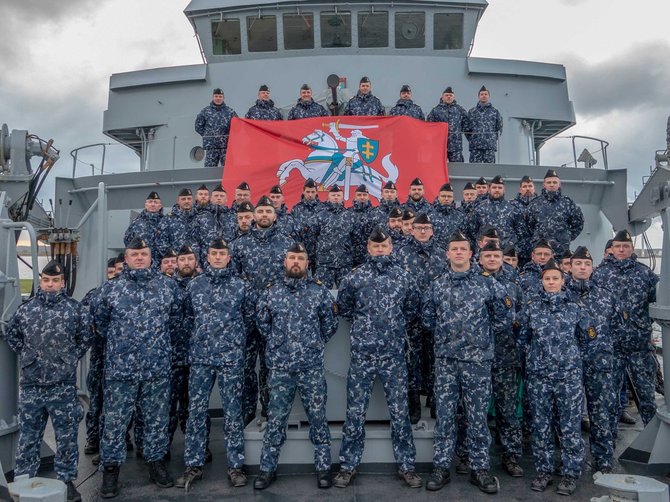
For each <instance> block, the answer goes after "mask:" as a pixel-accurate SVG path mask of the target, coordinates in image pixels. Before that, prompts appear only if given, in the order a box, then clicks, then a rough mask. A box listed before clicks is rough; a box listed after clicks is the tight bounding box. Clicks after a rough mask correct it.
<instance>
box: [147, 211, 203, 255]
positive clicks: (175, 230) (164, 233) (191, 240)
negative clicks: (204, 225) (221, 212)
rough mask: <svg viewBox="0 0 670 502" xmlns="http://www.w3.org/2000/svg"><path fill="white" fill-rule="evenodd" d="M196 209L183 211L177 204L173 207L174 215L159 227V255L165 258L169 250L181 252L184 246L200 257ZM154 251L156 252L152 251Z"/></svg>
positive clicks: (165, 218) (168, 217)
mask: <svg viewBox="0 0 670 502" xmlns="http://www.w3.org/2000/svg"><path fill="white" fill-rule="evenodd" d="M197 214H198V212H197V210H196V209H190V210H189V211H183V210H182V209H180V208H179V206H178V205H177V204H175V205H174V206H172V213H171V214H170V215H168V216H165V217H164V218H163V219H161V222H160V224H159V225H158V232H159V235H158V240H157V246H158V254H159V256H163V255H164V254H165V253H166V252H167V251H168V250H170V249H174V250H179V249H181V247H182V246H184V245H189V246H191V247H192V248H193V250H194V251H195V252H196V256H198V252H199V249H200V248H199V247H198V235H197V232H198V227H197V226H196V225H195V222H196V216H197ZM152 251H154V250H153V249H152Z"/></svg>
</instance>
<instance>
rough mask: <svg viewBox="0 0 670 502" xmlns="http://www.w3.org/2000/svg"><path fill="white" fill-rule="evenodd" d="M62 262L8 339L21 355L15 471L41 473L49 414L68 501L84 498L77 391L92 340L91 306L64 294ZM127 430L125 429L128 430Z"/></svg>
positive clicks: (13, 322)
mask: <svg viewBox="0 0 670 502" xmlns="http://www.w3.org/2000/svg"><path fill="white" fill-rule="evenodd" d="M64 285H65V277H64V275H63V266H62V265H61V264H60V263H58V262H56V261H54V260H52V261H50V262H49V263H47V265H46V266H45V267H44V268H43V269H42V274H41V276H40V283H39V287H38V289H37V292H36V293H35V296H34V297H33V298H31V299H30V300H29V301H27V302H26V303H24V304H23V305H21V306H20V307H19V308H18V310H17V311H16V312H15V313H14V315H13V316H12V318H11V319H10V321H9V324H8V325H7V330H6V332H5V336H4V338H5V341H6V342H7V344H8V345H9V347H10V348H11V349H12V350H13V351H14V352H16V354H17V355H18V356H19V365H20V367H21V374H20V381H19V411H18V414H19V416H18V420H19V442H18V446H17V450H16V466H15V468H14V475H15V476H19V475H21V474H28V476H29V477H31V478H32V477H34V476H36V475H37V469H38V468H39V466H40V448H41V445H42V438H43V436H44V428H45V426H46V424H47V418H51V423H52V425H53V428H54V431H55V436H56V457H55V460H54V468H55V470H56V475H57V476H58V479H59V480H60V481H62V482H63V483H65V484H66V485H67V500H68V502H71V501H80V500H81V495H80V494H79V492H78V491H77V489H76V488H75V486H74V480H75V479H77V464H78V461H79V448H78V446H77V432H78V429H79V422H81V419H82V418H83V416H84V410H83V409H82V406H81V403H80V402H79V397H78V396H77V387H76V380H77V363H78V361H79V359H81V357H82V356H83V355H84V354H85V353H86V351H87V350H88V347H89V346H90V345H91V342H92V338H93V333H92V331H91V318H90V314H89V311H88V308H86V307H84V306H82V305H80V304H79V302H77V301H75V300H73V299H72V298H70V297H68V296H67V295H66V294H65V291H64V289H63V287H64ZM124 432H125V430H124Z"/></svg>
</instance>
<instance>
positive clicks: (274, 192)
mask: <svg viewBox="0 0 670 502" xmlns="http://www.w3.org/2000/svg"><path fill="white" fill-rule="evenodd" d="M268 198H269V199H270V202H272V205H273V206H274V208H275V214H276V215H277V222H276V223H275V225H277V228H278V229H279V230H280V231H281V232H284V233H285V234H286V235H288V236H289V237H291V238H292V239H297V238H299V237H300V229H299V228H298V225H297V223H296V221H295V219H294V218H293V216H292V215H291V214H289V212H288V207H286V204H285V203H284V191H283V190H282V188H281V186H279V185H274V186H273V187H272V188H270V194H269V195H268Z"/></svg>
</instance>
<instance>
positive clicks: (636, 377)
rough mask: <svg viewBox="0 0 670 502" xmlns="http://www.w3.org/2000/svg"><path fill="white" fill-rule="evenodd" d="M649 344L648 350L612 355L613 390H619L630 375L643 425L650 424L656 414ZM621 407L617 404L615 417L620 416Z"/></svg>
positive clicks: (654, 384) (654, 374)
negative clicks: (638, 401)
mask: <svg viewBox="0 0 670 502" xmlns="http://www.w3.org/2000/svg"><path fill="white" fill-rule="evenodd" d="M654 357H655V356H654V352H653V348H652V347H651V344H650V345H649V348H646V349H643V350H635V351H630V352H625V353H624V352H615V354H614V368H613V370H614V371H613V376H614V379H615V380H614V388H615V389H620V388H621V387H622V386H623V380H624V379H625V376H626V370H627V371H628V372H629V373H630V377H631V380H632V381H633V387H634V389H635V393H636V394H637V397H638V399H639V400H640V406H639V407H640V409H639V411H640V417H641V418H642V422H643V423H644V425H647V424H648V423H649V422H651V419H652V418H654V415H655V414H656V363H655V362H654ZM622 411H623V407H622V406H621V405H620V404H619V408H618V413H617V417H618V416H619V415H621V412H622Z"/></svg>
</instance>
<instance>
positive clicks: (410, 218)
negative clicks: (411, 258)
mask: <svg viewBox="0 0 670 502" xmlns="http://www.w3.org/2000/svg"><path fill="white" fill-rule="evenodd" d="M414 218H416V213H415V212H414V211H412V210H411V209H405V210H404V211H403V212H402V234H403V235H404V236H405V243H407V242H409V241H410V240H411V239H412V225H413V224H414ZM403 245H404V244H403ZM398 249H400V248H397V249H395V250H394V251H393V252H394V253H395V252H396V251H397V250H398Z"/></svg>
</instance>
